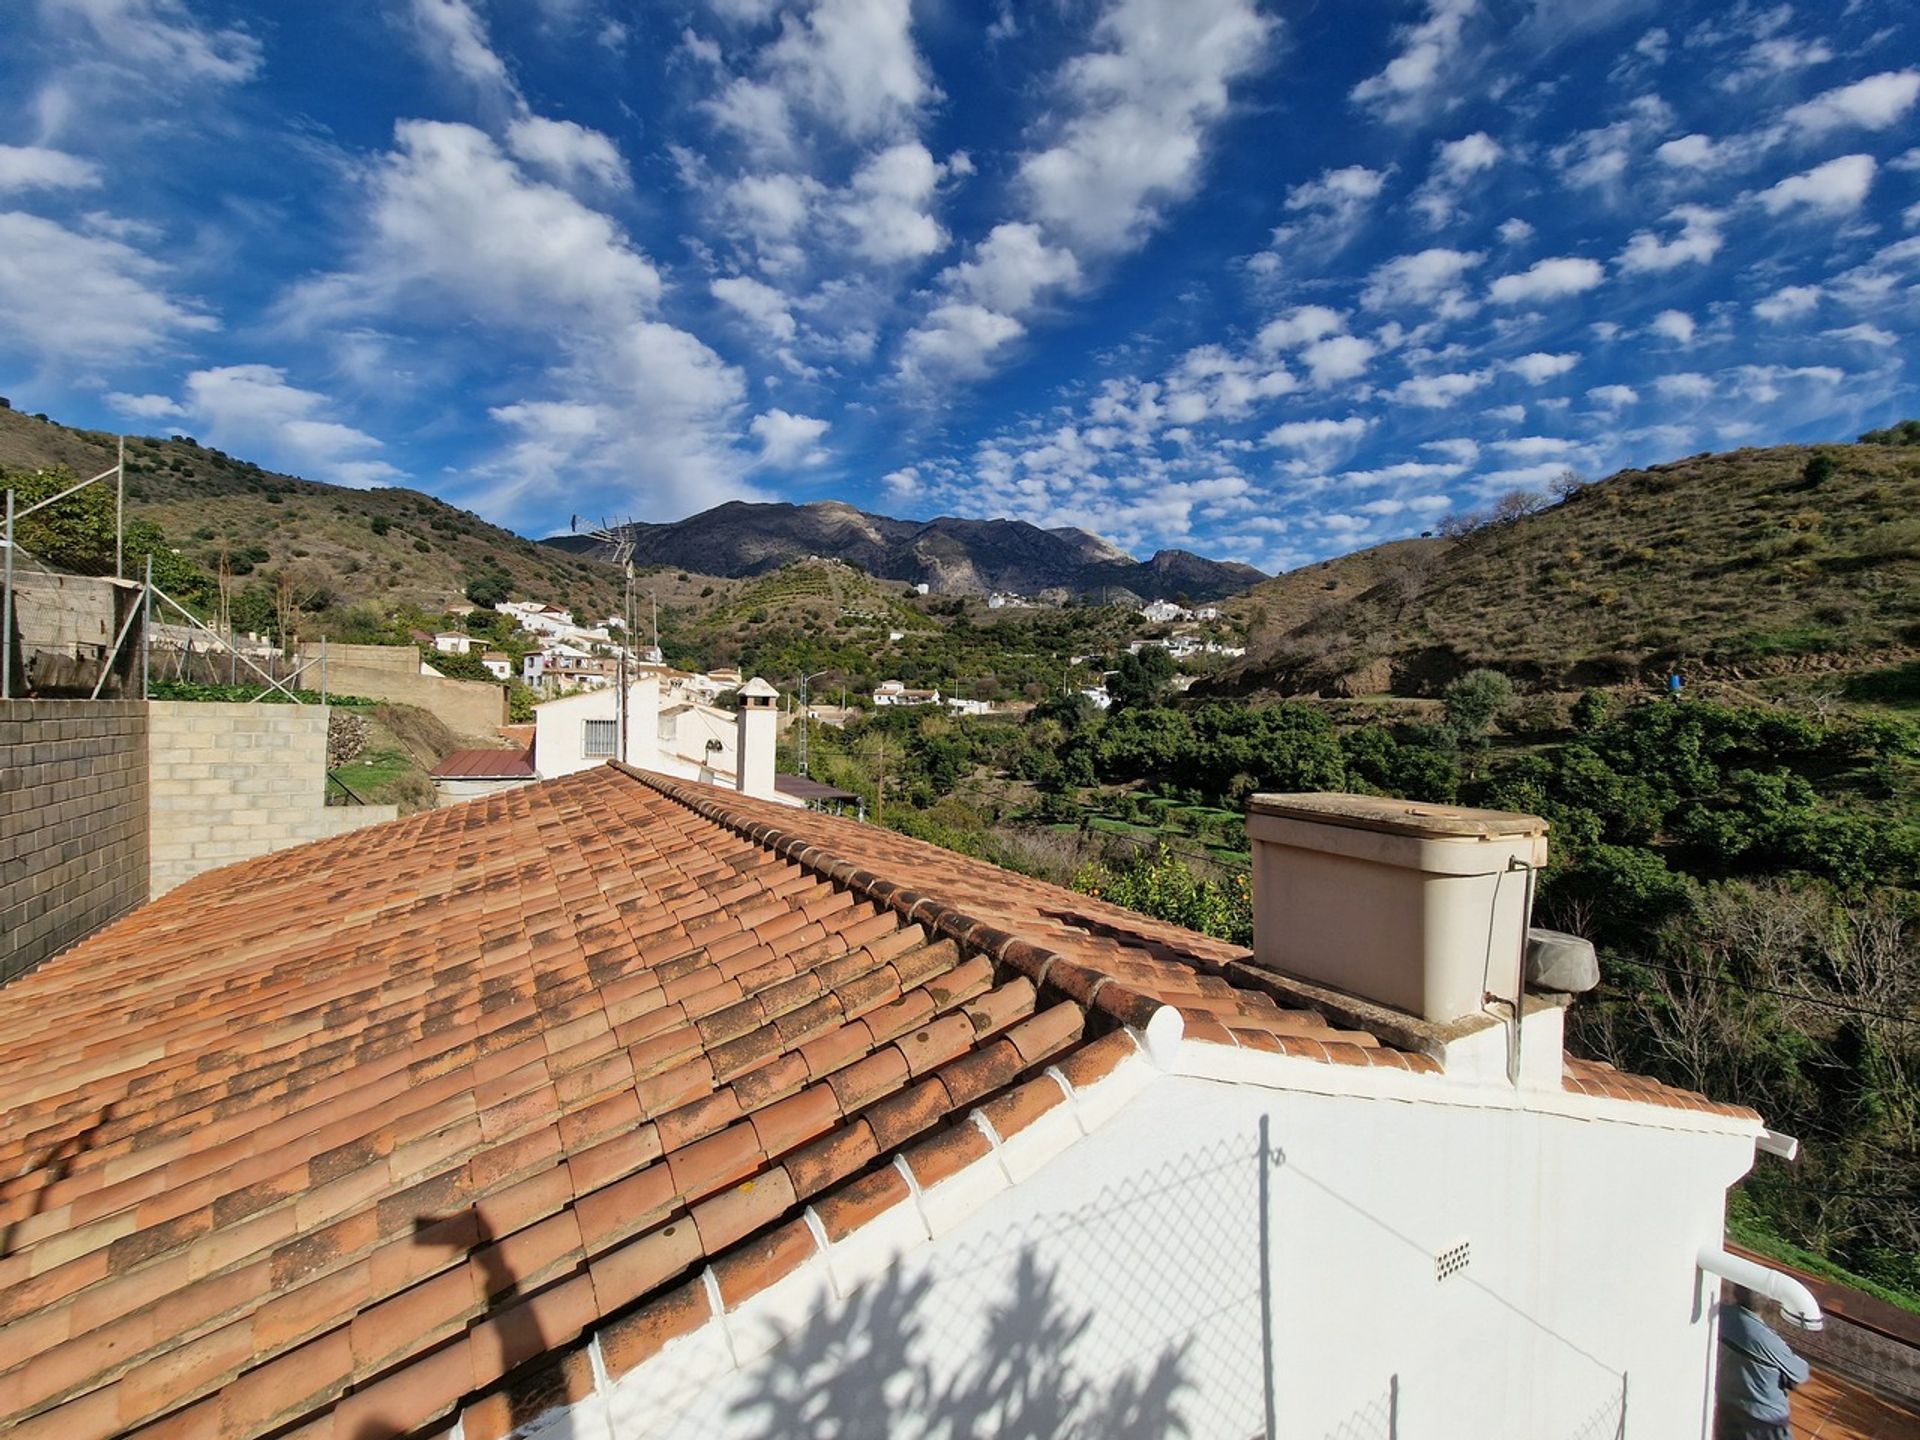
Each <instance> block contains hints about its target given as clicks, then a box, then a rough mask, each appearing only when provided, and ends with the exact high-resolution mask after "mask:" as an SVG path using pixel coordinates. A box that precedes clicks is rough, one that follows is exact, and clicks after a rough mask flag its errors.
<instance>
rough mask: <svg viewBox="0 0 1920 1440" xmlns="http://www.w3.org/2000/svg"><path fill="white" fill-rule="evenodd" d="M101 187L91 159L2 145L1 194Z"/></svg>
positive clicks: (64, 152) (24, 146)
mask: <svg viewBox="0 0 1920 1440" xmlns="http://www.w3.org/2000/svg"><path fill="white" fill-rule="evenodd" d="M99 184H100V167H99V166H98V165H95V164H94V163H93V162H92V161H91V160H82V159H81V158H80V157H79V156H78V155H69V154H67V153H66V151H64V150H49V149H47V148H45V147H44V146H40V145H0V194H4V193H5V192H7V191H9V190H88V189H93V188H95V187H97V186H98V185H99Z"/></svg>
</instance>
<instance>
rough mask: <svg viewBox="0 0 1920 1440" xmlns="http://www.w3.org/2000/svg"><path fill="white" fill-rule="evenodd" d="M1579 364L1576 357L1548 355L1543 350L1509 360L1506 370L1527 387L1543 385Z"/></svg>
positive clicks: (1578, 358) (1578, 359)
mask: <svg viewBox="0 0 1920 1440" xmlns="http://www.w3.org/2000/svg"><path fill="white" fill-rule="evenodd" d="M1579 363H1580V357H1579V356H1578V355H1549V354H1548V353H1546V352H1545V351H1543V350H1536V351H1534V352H1533V353H1532V354H1531V355H1522V356H1521V357H1520V358H1519V359H1518V360H1509V361H1508V362H1507V367H1506V368H1507V369H1509V370H1511V371H1512V372H1513V373H1514V374H1516V375H1518V376H1519V377H1520V378H1521V379H1522V380H1524V381H1526V382H1527V383H1528V384H1529V385H1544V384H1546V383H1547V381H1549V380H1552V379H1554V378H1555V377H1556V376H1560V375H1564V374H1566V373H1567V372H1568V371H1569V370H1571V369H1573V367H1574V366H1576V365H1578V364H1579Z"/></svg>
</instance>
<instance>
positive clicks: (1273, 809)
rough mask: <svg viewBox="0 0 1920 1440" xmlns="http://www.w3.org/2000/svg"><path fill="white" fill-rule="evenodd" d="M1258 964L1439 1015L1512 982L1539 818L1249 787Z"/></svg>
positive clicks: (1473, 1005)
mask: <svg viewBox="0 0 1920 1440" xmlns="http://www.w3.org/2000/svg"><path fill="white" fill-rule="evenodd" d="M1247 836H1248V838H1249V839H1250V840H1251V842H1252V845H1253V948H1254V957H1255V959H1256V960H1257V961H1258V962H1259V963H1260V964H1261V965H1263V966H1265V967H1267V968H1269V969H1272V970H1278V971H1281V972H1282V973H1285V974H1289V975H1297V976H1299V977H1300V978H1302V979H1305V980H1312V981H1315V982H1317V983H1319V984H1323V985H1328V986H1331V987H1333V988H1334V989H1337V990H1344V991H1346V992H1347V993H1348V994H1350V995H1356V996H1359V997H1360V998H1362V999H1365V1000H1371V1001H1373V1002H1374V1003H1375V1004H1378V1005H1386V1006H1390V1007H1392V1008H1393V1009H1396V1010H1400V1011H1404V1012H1406V1013H1408V1014H1412V1015H1418V1016H1420V1017H1421V1018H1422V1019H1425V1020H1429V1021H1433V1022H1436V1023H1440V1024H1444V1023H1446V1022H1448V1021H1452V1020H1458V1019H1461V1018H1462V1017H1464V1016H1467V1015H1472V1014H1475V1013H1477V1012H1478V1011H1480V1010H1481V1009H1482V1007H1483V1006H1484V1005H1485V1004H1486V1002H1487V1000H1488V998H1489V997H1491V998H1494V999H1501V1000H1507V1001H1512V1000H1513V999H1514V998H1515V996H1516V994H1517V993H1518V991H1519V987H1520V977H1521V973H1522V972H1521V965H1522V956H1523V954H1524V952H1525V948H1526V939H1527V920H1528V916H1527V906H1528V899H1529V896H1530V895H1531V893H1532V885H1531V883H1530V882H1531V881H1532V879H1533V876H1532V875H1531V874H1530V873H1529V871H1530V870H1537V869H1538V868H1539V867H1540V866H1542V865H1544V864H1545V863H1546V860H1547V822H1546V821H1544V820H1542V819H1540V818H1539V817H1538V816H1534V815H1514V814H1508V813H1507V812H1505V811H1500V810H1467V809H1462V808H1459V807H1457V806H1451V805H1425V804H1419V803H1417V802H1414V801H1409V800H1389V799H1384V798H1381V797H1378V796H1371V795H1256V796H1254V797H1253V800H1252V801H1251V803H1250V804H1249V805H1248V808H1247Z"/></svg>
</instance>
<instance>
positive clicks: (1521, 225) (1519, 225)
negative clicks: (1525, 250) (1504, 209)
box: [1498, 215, 1533, 245]
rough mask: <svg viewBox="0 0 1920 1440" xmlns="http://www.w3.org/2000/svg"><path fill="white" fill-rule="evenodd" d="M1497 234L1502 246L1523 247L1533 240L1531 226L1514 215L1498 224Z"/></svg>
mask: <svg viewBox="0 0 1920 1440" xmlns="http://www.w3.org/2000/svg"><path fill="white" fill-rule="evenodd" d="M1498 233H1499V236H1500V239H1501V242H1502V243H1503V244H1507V245H1524V244H1525V243H1526V242H1527V241H1529V240H1531V239H1532V238H1533V226H1531V225H1529V224H1528V223H1527V222H1526V221H1524V220H1522V219H1521V218H1520V217H1519V216H1518V215H1515V216H1513V217H1512V218H1511V219H1507V220H1502V221H1501V222H1500V229H1499V232H1498Z"/></svg>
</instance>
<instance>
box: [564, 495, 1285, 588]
mask: <svg viewBox="0 0 1920 1440" xmlns="http://www.w3.org/2000/svg"><path fill="white" fill-rule="evenodd" d="M618 528H619V530H620V531H621V532H622V533H624V534H626V535H629V536H631V537H632V539H633V542H634V553H633V558H634V563H635V564H637V565H657V566H663V567H668V568H678V569H685V570H701V571H704V572H706V573H708V574H713V575H722V576H726V577H728V578H732V579H743V578H748V577H752V576H756V575H763V574H766V573H768V572H770V571H773V570H777V569H779V568H780V567H781V566H783V565H788V564H791V563H792V562H794V561H795V560H803V559H806V558H808V557H809V556H816V555H817V556H823V557H828V558H832V559H837V560H842V561H845V562H846V563H848V564H852V565H858V566H859V567H860V568H861V569H863V570H865V571H866V572H867V573H868V574H871V575H875V576H879V577H880V578H882V579H887V580H898V581H904V582H906V583H908V584H922V583H924V584H926V585H927V586H928V587H929V588H930V589H932V590H934V591H936V592H940V593H944V594H963V595H964V594H981V593H987V592H992V591H1007V592H1012V593H1016V594H1022V595H1035V596H1051V597H1052V598H1065V597H1066V596H1070V595H1098V594H1101V593H1103V592H1106V593H1109V594H1111V592H1113V591H1126V592H1128V593H1130V594H1133V595H1136V596H1138V597H1139V598H1140V599H1142V600H1161V599H1174V598H1177V597H1179V596H1183V595H1184V596H1186V597H1187V598H1188V599H1191V600H1196V601H1197V600H1218V599H1222V598H1224V597H1226V596H1228V595H1235V594H1238V593H1239V592H1241V591H1243V590H1245V589H1246V588H1247V587H1248V586H1250V585H1256V584H1258V583H1260V582H1261V581H1263V580H1266V579H1268V578H1269V577H1268V576H1267V574H1266V573H1265V572H1264V571H1261V570H1257V569H1255V568H1254V567H1253V566H1251V565H1242V564H1239V563H1238V562H1235V561H1226V560H1210V559H1207V558H1206V557H1205V556H1201V555H1196V554H1193V553H1192V552H1190V551H1186V550H1177V549H1163V550H1160V551H1157V552H1155V554H1154V555H1153V556H1152V557H1151V558H1150V559H1147V560H1136V559H1134V557H1133V556H1131V555H1129V554H1127V553H1126V552H1125V551H1124V550H1121V549H1120V548H1119V547H1118V546H1115V545H1113V544H1112V543H1111V542H1109V541H1107V540H1103V539H1101V538H1100V537H1099V536H1097V535H1093V534H1091V533H1089V532H1088V531H1085V530H1082V529H1079V528H1077V527H1074V526H1059V527H1056V528H1053V529H1042V528H1041V527H1039V526H1037V525H1032V524H1029V523H1028V522H1026V521H1024V520H1011V519H1005V518H1000V519H993V520H978V519H968V518H965V517H962V516H956V515H942V516H938V517H936V518H934V519H932V520H898V519H894V518H893V517H891V516H887V515H878V514H874V513H873V512H871V511H866V510H861V509H859V508H857V507H855V506H852V505H849V504H847V503H846V502H844V501H839V500H816V501H809V502H807V503H804V504H794V503H791V502H787V501H764V502H755V501H745V500H729V501H727V502H726V503H724V504H721V505H716V506H714V507H713V508H712V509H711V510H703V511H701V512H700V513H699V514H697V515H690V516H688V517H686V518H685V519H683V520H676V521H668V522H663V523H651V522H645V521H635V522H632V523H630V524H627V525H624V526H620V527H618ZM542 543H543V544H548V545H552V546H554V547H555V548H558V549H562V550H567V551H571V552H573V553H576V554H595V553H603V552H604V550H605V546H604V545H603V544H602V542H600V541H598V540H595V539H592V538H590V537H587V536H575V535H564V536H553V537H550V538H549V539H547V540H545V541H543V542H542ZM1114 598H1118V597H1114Z"/></svg>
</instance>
